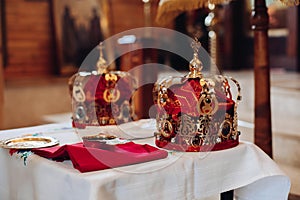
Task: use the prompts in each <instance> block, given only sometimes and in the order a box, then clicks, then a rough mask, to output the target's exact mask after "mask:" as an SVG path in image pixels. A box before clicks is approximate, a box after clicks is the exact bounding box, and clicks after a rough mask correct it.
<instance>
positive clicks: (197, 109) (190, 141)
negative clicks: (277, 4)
mask: <svg viewBox="0 0 300 200" xmlns="http://www.w3.org/2000/svg"><path fill="white" fill-rule="evenodd" d="M199 46H200V43H199V42H198V41H197V40H195V41H193V43H192V47H193V49H194V57H193V59H192V60H191V62H190V65H189V68H190V72H189V74H188V75H187V76H185V77H173V78H172V77H170V78H166V79H163V80H162V81H159V82H156V84H155V86H154V89H153V99H154V103H155V104H156V106H157V116H156V121H157V123H156V124H157V132H156V133H155V140H156V145H157V146H158V147H162V148H166V149H170V150H179V151H210V150H211V151H213V150H221V149H227V148H231V147H234V146H236V145H238V143H239V134H240V133H239V131H238V117H237V105H238V102H239V101H240V100H241V94H240V91H241V88H240V85H239V83H238V82H237V81H236V80H235V79H233V78H231V77H226V76H222V75H214V76H211V77H208V78H205V77H204V75H203V74H202V68H203V65H202V62H201V61H200V60H199V58H198V49H199ZM229 81H232V82H233V83H234V84H235V85H236V87H237V99H236V101H234V100H233V98H232V94H231V89H230V83H229Z"/></svg>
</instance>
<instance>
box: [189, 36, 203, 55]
mask: <svg viewBox="0 0 300 200" xmlns="http://www.w3.org/2000/svg"><path fill="white" fill-rule="evenodd" d="M191 47H192V49H193V50H194V54H195V53H196V54H197V55H198V52H199V48H200V47H201V43H200V42H199V40H198V38H197V37H195V38H194V40H193V41H192V44H191Z"/></svg>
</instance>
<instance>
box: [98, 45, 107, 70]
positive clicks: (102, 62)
mask: <svg viewBox="0 0 300 200" xmlns="http://www.w3.org/2000/svg"><path fill="white" fill-rule="evenodd" d="M98 49H99V59H98V61H97V71H98V73H99V74H103V73H106V72H107V67H108V66H107V62H106V60H105V59H104V56H103V49H104V47H103V42H100V43H99V45H98Z"/></svg>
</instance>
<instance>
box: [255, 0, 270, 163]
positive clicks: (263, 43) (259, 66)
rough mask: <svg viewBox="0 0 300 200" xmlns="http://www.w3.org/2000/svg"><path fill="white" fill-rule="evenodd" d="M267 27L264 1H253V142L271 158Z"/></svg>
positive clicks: (267, 20)
mask: <svg viewBox="0 0 300 200" xmlns="http://www.w3.org/2000/svg"><path fill="white" fill-rule="evenodd" d="M268 25H269V16H268V13H267V7H266V3H265V0H255V2H254V10H253V12H252V29H253V30H254V83H255V86H254V88H255V120H254V123H255V128H254V142H255V144H256V145H258V146H259V147H260V148H261V149H262V150H263V151H264V152H266V153H267V154H268V155H269V156H270V157H271V158H272V127H271V104H270V66H269V63H270V62H269V49H268Z"/></svg>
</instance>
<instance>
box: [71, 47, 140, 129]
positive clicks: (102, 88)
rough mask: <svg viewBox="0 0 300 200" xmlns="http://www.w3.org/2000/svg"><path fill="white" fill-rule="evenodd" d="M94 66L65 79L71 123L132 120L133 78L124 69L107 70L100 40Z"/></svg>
mask: <svg viewBox="0 0 300 200" xmlns="http://www.w3.org/2000/svg"><path fill="white" fill-rule="evenodd" d="M96 66H97V70H95V71H92V72H78V73H76V74H75V75H73V76H72V77H71V78H70V79H69V83H68V84H69V89H70V93H71V96H72V101H73V103H72V107H73V108H72V109H73V115H72V120H73V126H74V127H76V128H85V127H86V126H104V125H115V124H120V123H125V122H129V121H131V120H135V118H136V116H135V113H134V108H133V106H134V103H133V99H132V98H131V96H132V93H133V92H134V91H135V90H136V84H135V79H134V78H133V77H132V76H131V74H130V73H127V72H122V71H108V70H107V68H108V65H107V62H106V60H105V59H104V56H103V46H102V43H100V44H99V58H98V61H97V64H96Z"/></svg>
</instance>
